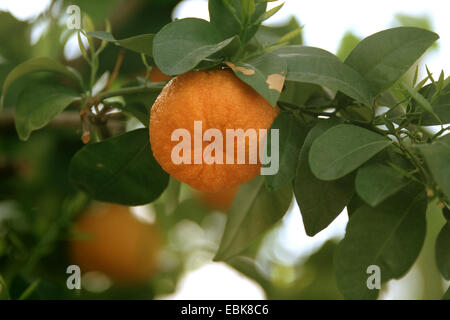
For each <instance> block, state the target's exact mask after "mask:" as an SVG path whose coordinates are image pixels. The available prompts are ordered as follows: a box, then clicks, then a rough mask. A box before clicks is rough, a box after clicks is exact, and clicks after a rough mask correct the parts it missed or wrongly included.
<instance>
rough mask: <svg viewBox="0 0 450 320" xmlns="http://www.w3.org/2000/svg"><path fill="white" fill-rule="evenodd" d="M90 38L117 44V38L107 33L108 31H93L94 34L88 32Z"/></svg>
mask: <svg viewBox="0 0 450 320" xmlns="http://www.w3.org/2000/svg"><path fill="white" fill-rule="evenodd" d="M87 35H88V36H91V37H94V38H97V39H100V40H104V41H108V42H116V41H117V40H116V38H114V36H113V35H112V34H111V33H110V32H106V31H92V32H88V33H87Z"/></svg>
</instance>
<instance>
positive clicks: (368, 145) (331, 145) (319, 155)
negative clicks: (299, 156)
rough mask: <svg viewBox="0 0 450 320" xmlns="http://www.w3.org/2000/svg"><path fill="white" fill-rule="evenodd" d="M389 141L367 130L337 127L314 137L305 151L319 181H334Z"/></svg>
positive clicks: (378, 150)
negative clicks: (309, 148) (308, 150)
mask: <svg viewBox="0 0 450 320" xmlns="http://www.w3.org/2000/svg"><path fill="white" fill-rule="evenodd" d="M390 144H391V141H390V140H388V139H386V138H385V137H383V136H381V135H379V134H376V133H374V132H372V131H369V130H367V129H363V128H361V127H357V126H353V125H344V124H342V125H338V126H335V127H333V128H331V129H329V130H327V131H326V132H325V133H324V134H322V135H321V136H320V137H318V138H317V139H316V140H315V141H314V142H313V144H312V146H311V150H310V152H309V165H310V167H311V171H312V172H313V173H314V175H315V176H316V177H317V178H319V179H321V180H327V181H328V180H336V179H339V178H342V177H343V176H345V175H347V174H349V173H350V172H352V171H353V170H355V169H357V168H358V167H360V166H361V165H362V164H364V163H365V162H366V161H367V160H369V159H370V158H372V157H373V156H374V155H376V154H377V153H378V152H380V151H381V150H383V149H384V148H386V147H388V146H389V145H390Z"/></svg>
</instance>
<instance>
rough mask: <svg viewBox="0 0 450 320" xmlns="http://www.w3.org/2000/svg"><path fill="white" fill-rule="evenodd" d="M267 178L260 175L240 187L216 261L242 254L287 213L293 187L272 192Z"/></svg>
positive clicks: (288, 186)
mask: <svg viewBox="0 0 450 320" xmlns="http://www.w3.org/2000/svg"><path fill="white" fill-rule="evenodd" d="M264 180H265V179H264V177H262V176H259V177H257V178H255V179H253V180H252V181H250V182H248V183H246V184H243V185H242V186H241V187H240V188H239V191H238V193H237V195H236V197H235V199H234V201H233V204H232V205H231V208H230V210H229V212H228V220H227V224H226V226H225V231H224V233H223V236H222V240H221V243H220V246H219V250H218V252H217V254H216V257H215V258H214V260H216V261H225V260H228V259H230V258H232V257H234V256H236V255H238V254H240V253H241V252H243V251H244V250H245V249H247V248H248V247H249V246H250V245H251V244H252V242H253V241H255V240H256V239H257V238H258V237H260V236H261V235H262V234H263V233H264V232H265V231H267V230H268V229H269V228H270V227H271V226H273V225H274V224H275V223H276V222H278V221H279V220H280V219H281V218H282V217H283V216H284V214H285V213H286V211H287V209H288V208H289V205H290V203H291V200H292V189H291V186H290V185H286V186H285V187H283V188H281V189H280V190H276V191H272V192H271V191H269V190H268V189H267V188H266V187H265V184H264Z"/></svg>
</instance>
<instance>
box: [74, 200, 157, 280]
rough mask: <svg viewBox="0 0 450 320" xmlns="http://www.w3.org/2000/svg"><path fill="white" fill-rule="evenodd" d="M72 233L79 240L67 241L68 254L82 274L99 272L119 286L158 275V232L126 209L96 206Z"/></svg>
mask: <svg viewBox="0 0 450 320" xmlns="http://www.w3.org/2000/svg"><path fill="white" fill-rule="evenodd" d="M75 231H76V232H77V233H80V239H77V240H73V241H71V242H70V246H69V253H70V256H71V260H72V261H73V262H74V263H75V264H77V265H78V266H80V268H81V270H82V272H86V271H98V272H101V273H104V274H106V275H107V276H108V277H110V278H111V279H112V280H114V281H115V282H118V283H138V282H143V281H145V280H147V279H149V278H150V277H151V276H152V275H154V274H155V273H156V272H157V265H158V261H157V260H158V254H159V249H160V246H161V243H160V236H159V233H158V230H157V228H156V226H154V225H151V224H148V223H144V222H141V221H139V220H138V219H136V218H135V217H134V216H133V215H132V213H131V211H130V209H129V208H128V207H125V206H119V205H114V204H106V203H101V204H95V205H93V206H92V207H90V208H89V209H88V210H87V211H86V212H85V213H84V214H83V215H82V216H81V217H80V218H79V219H78V220H77V221H76V223H75Z"/></svg>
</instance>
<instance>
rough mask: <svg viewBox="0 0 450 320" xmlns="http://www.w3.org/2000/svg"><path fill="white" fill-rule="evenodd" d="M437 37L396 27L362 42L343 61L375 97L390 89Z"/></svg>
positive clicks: (421, 31) (423, 31)
mask: <svg viewBox="0 0 450 320" xmlns="http://www.w3.org/2000/svg"><path fill="white" fill-rule="evenodd" d="M437 39H439V36H438V35H437V34H435V33H434V32H431V31H426V30H423V29H419V28H413V27H399V28H393V29H389V30H385V31H381V32H378V33H376V34H374V35H372V36H370V37H367V38H366V39H364V40H362V41H361V42H360V43H359V44H358V45H357V46H356V48H355V49H354V50H353V51H352V52H351V53H350V55H349V56H348V57H347V59H346V60H345V64H346V65H348V66H350V67H352V68H353V69H355V70H356V71H358V72H359V73H360V74H361V75H362V76H363V77H364V79H366V81H367V82H368V83H369V85H370V90H371V92H372V94H373V95H374V96H376V95H378V94H380V93H381V92H383V91H384V90H386V89H388V88H389V87H390V86H392V85H393V84H394V83H395V81H397V80H398V79H399V78H400V77H401V76H402V75H403V74H404V73H405V72H406V71H408V69H409V68H410V67H411V66H412V65H413V64H414V62H416V61H417V59H419V58H420V57H421V56H422V55H423V53H424V52H425V50H426V49H427V48H429V47H430V46H431V45H432V44H433V43H434V42H435V41H436V40H437Z"/></svg>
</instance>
